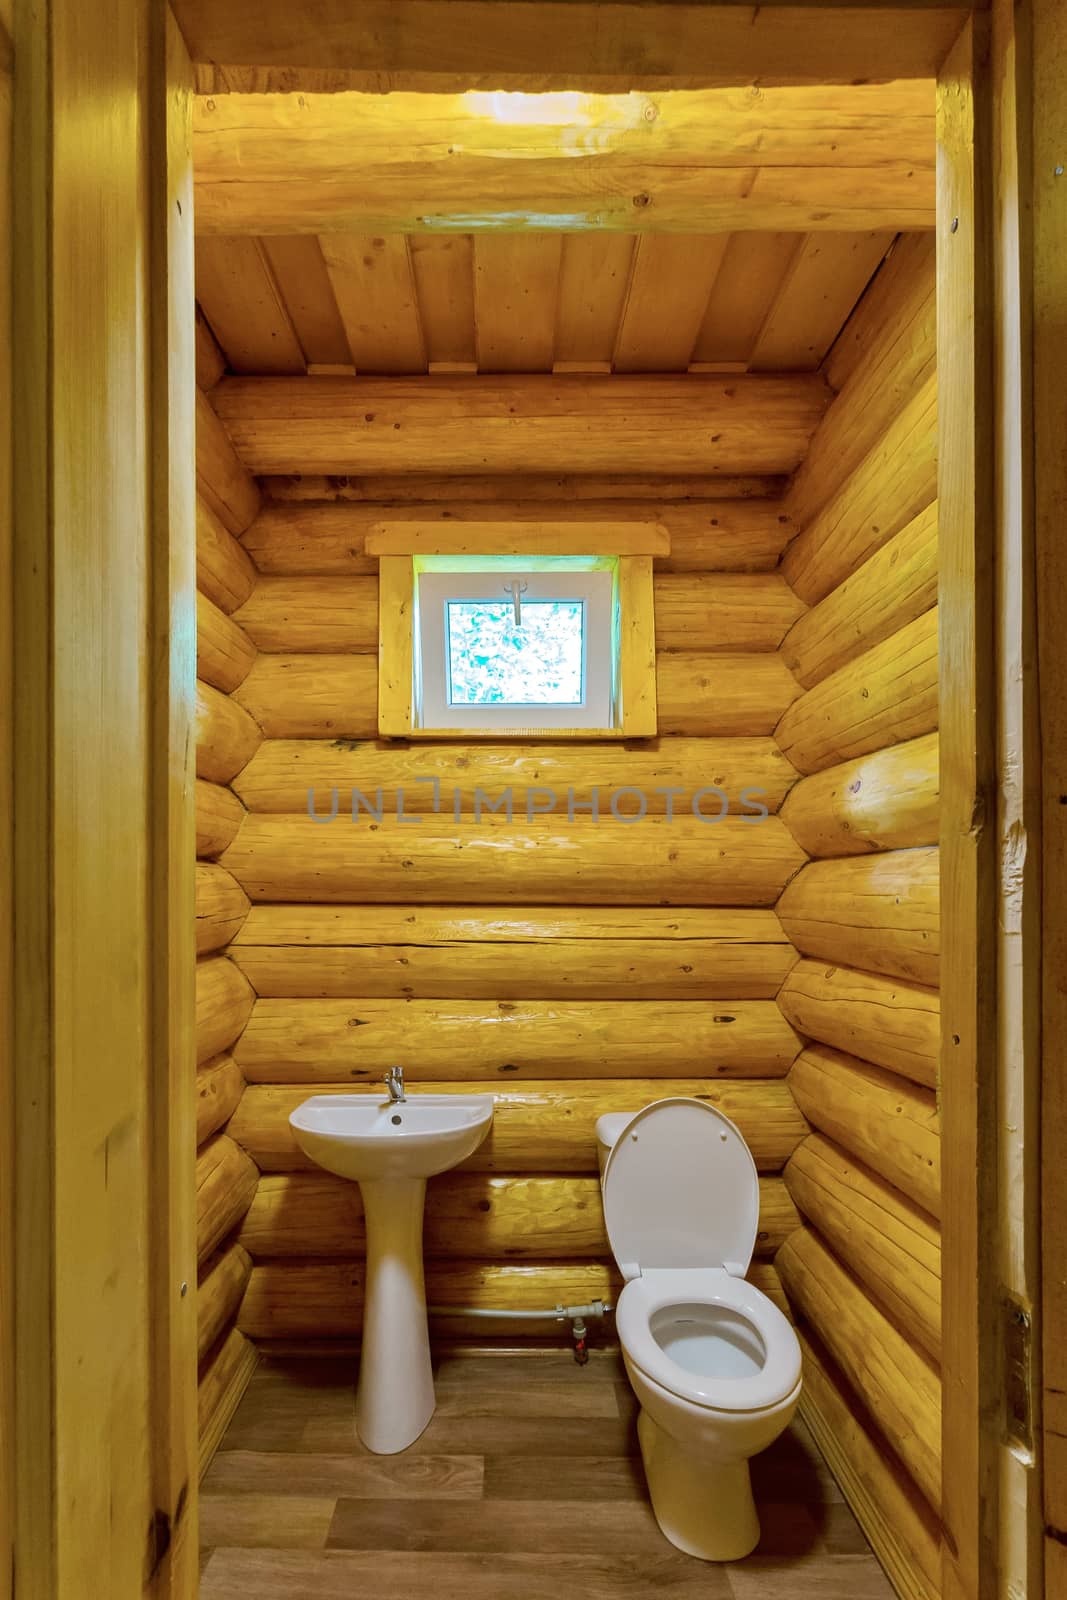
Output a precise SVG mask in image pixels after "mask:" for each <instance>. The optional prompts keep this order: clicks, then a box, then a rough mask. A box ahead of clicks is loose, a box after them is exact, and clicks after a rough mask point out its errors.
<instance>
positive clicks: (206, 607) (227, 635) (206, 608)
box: [196, 593, 256, 694]
mask: <svg viewBox="0 0 1067 1600" xmlns="http://www.w3.org/2000/svg"><path fill="white" fill-rule="evenodd" d="M255 659H256V647H255V645H254V644H253V643H252V641H251V639H250V638H249V637H248V635H247V633H246V632H245V631H244V629H243V628H242V627H241V625H240V623H238V622H235V621H234V619H233V618H232V617H230V616H227V614H226V612H225V611H222V610H220V608H219V607H218V606H217V605H216V604H215V602H214V601H213V600H209V599H208V597H207V595H205V594H203V593H198V594H197V597H196V675H197V677H198V678H203V680H204V682H205V683H210V684H211V686H212V688H213V689H220V690H221V691H222V693H223V694H230V693H232V691H233V690H234V689H236V688H237V685H238V684H239V683H243V682H244V680H245V678H247V676H248V673H249V669H250V668H251V665H252V663H253V661H254V660H255Z"/></svg>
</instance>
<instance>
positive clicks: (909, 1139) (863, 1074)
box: [789, 1045, 941, 1217]
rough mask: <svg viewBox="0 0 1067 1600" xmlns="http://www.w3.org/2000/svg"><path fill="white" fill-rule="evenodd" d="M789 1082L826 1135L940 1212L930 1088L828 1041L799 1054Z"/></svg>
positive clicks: (806, 1112) (936, 1123)
mask: <svg viewBox="0 0 1067 1600" xmlns="http://www.w3.org/2000/svg"><path fill="white" fill-rule="evenodd" d="M789 1087H790V1089H791V1090H792V1092H793V1095H794V1097H795V1099H796V1103H797V1105H798V1106H799V1108H800V1110H801V1111H802V1112H803V1113H804V1115H805V1116H806V1117H807V1118H808V1120H809V1121H810V1122H811V1124H812V1126H813V1127H815V1128H817V1129H818V1130H819V1132H820V1133H825V1134H826V1135H827V1136H828V1137H829V1138H831V1139H833V1140H834V1142H835V1143H836V1144H839V1145H841V1147H842V1148H843V1149H845V1150H847V1151H849V1152H850V1154H852V1155H854V1156H856V1157H857V1158H858V1159H859V1160H860V1161H862V1162H863V1163H864V1164H865V1165H866V1166H868V1167H870V1168H871V1169H872V1170H873V1171H874V1172H877V1173H879V1174H880V1175H881V1176H882V1177H883V1178H885V1179H886V1181H887V1182H888V1183H891V1184H892V1185H893V1187H894V1188H896V1189H899V1190H900V1191H901V1193H902V1194H906V1195H908V1196H909V1198H911V1199H913V1200H915V1201H917V1202H918V1204H919V1205H920V1206H922V1208H923V1210H924V1211H928V1212H929V1213H930V1215H931V1216H933V1217H939V1216H940V1215H941V1135H940V1122H939V1118H938V1114H937V1102H936V1100H935V1098H934V1095H933V1094H932V1092H931V1091H930V1090H929V1089H922V1088H920V1087H919V1086H918V1085H917V1084H914V1083H908V1082H906V1081H905V1080H904V1079H902V1078H900V1077H898V1076H897V1074H896V1073H892V1072H886V1071H884V1070H883V1069H882V1068H881V1067H873V1066H871V1065H870V1063H869V1062H866V1061H860V1060H859V1059H858V1058H857V1057H856V1056H850V1055H846V1054H845V1053H844V1052H843V1051H841V1050H831V1049H830V1048H828V1047H827V1046H826V1045H811V1046H809V1048H808V1049H807V1050H803V1051H802V1052H801V1053H800V1055H799V1056H798V1057H797V1059H796V1060H795V1061H794V1063H793V1066H792V1068H791V1070H790V1073H789Z"/></svg>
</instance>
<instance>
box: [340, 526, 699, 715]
mask: <svg viewBox="0 0 1067 1600" xmlns="http://www.w3.org/2000/svg"><path fill="white" fill-rule="evenodd" d="M583 546H584V551H583ZM365 548H366V550H367V553H368V554H369V555H375V556H378V557H379V569H378V596H379V600H378V607H379V641H380V650H379V673H378V730H379V732H380V733H381V734H382V735H383V737H386V738H407V739H411V738H425V739H433V738H502V737H507V736H512V737H519V736H521V737H522V738H537V737H538V736H543V737H544V738H546V739H566V738H574V739H582V738H586V739H589V738H593V739H635V738H645V737H650V736H652V735H654V734H655V732H656V650H655V624H654V618H653V603H652V558H653V556H654V555H662V554H666V553H667V552H668V551H669V549H670V544H669V540H668V539H667V535H666V532H665V530H664V529H663V528H661V527H660V526H659V525H658V524H656V523H640V524H638V523H633V524H627V523H619V524H610V523H608V524H603V523H578V522H575V523H573V524H560V523H548V522H541V523H503V522H494V523H487V524H480V523H464V522H449V523H447V524H439V523H438V524H431V523H422V522H410V523H379V524H377V525H376V527H375V528H374V529H372V530H371V532H370V533H369V534H368V535H367V538H366V545H365ZM504 551H509V552H510V553H509V554H503V553H502V552H504Z"/></svg>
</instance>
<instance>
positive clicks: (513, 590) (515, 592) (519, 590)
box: [504, 578, 526, 628]
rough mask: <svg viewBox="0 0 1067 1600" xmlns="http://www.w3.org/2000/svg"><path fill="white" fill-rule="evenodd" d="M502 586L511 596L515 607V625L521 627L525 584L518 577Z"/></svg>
mask: <svg viewBox="0 0 1067 1600" xmlns="http://www.w3.org/2000/svg"><path fill="white" fill-rule="evenodd" d="M504 588H505V589H506V590H507V592H508V594H510V596H511V603H512V605H513V606H514V607H515V626H516V628H521V627H522V596H523V595H524V594H525V593H526V585H525V584H524V583H520V582H519V580H518V578H512V580H511V582H510V583H505V585H504Z"/></svg>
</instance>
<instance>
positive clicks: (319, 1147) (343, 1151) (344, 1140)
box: [289, 1094, 493, 1183]
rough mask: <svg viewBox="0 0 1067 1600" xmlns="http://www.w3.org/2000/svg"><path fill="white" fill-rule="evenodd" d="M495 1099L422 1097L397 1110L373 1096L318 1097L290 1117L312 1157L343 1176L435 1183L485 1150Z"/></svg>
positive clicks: (304, 1147)
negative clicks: (430, 1180) (439, 1175)
mask: <svg viewBox="0 0 1067 1600" xmlns="http://www.w3.org/2000/svg"><path fill="white" fill-rule="evenodd" d="M492 1120H493V1097H492V1095H489V1094H484V1095H452V1094H420V1095H418V1096H417V1097H416V1098H414V1099H411V1100H404V1101H401V1102H400V1103H399V1104H393V1103H392V1102H391V1101H389V1100H379V1099H378V1098H377V1097H376V1096H371V1095H366V1094H317V1095H313V1096H312V1098H311V1099H310V1100H305V1101H304V1103H303V1105H301V1106H298V1107H297V1109H296V1110H295V1111H294V1112H293V1114H292V1115H291V1117H290V1118H289V1122H290V1124H291V1126H292V1129H293V1132H294V1134H295V1135H296V1141H297V1143H298V1144H299V1146H300V1148H301V1150H303V1152H304V1154H305V1155H306V1156H310V1157H311V1159H312V1161H315V1162H317V1163H318V1165H319V1166H320V1167H325V1168H326V1170H327V1172H336V1173H337V1174H338V1176H339V1177H342V1178H353V1179H355V1180H356V1181H357V1182H360V1183H365V1182H368V1181H373V1180H374V1179H378V1178H432V1177H433V1176H434V1174H435V1173H438V1172H447V1171H448V1169H449V1167H454V1166H457V1165H458V1163H459V1162H461V1161H465V1160H466V1159H467V1157H468V1156H469V1155H470V1154H471V1153H472V1152H473V1151H475V1150H477V1148H478V1146H479V1145H480V1144H481V1142H482V1140H483V1139H484V1138H485V1136H486V1134H487V1132H488V1131H489V1125H490V1123H491V1122H492Z"/></svg>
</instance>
